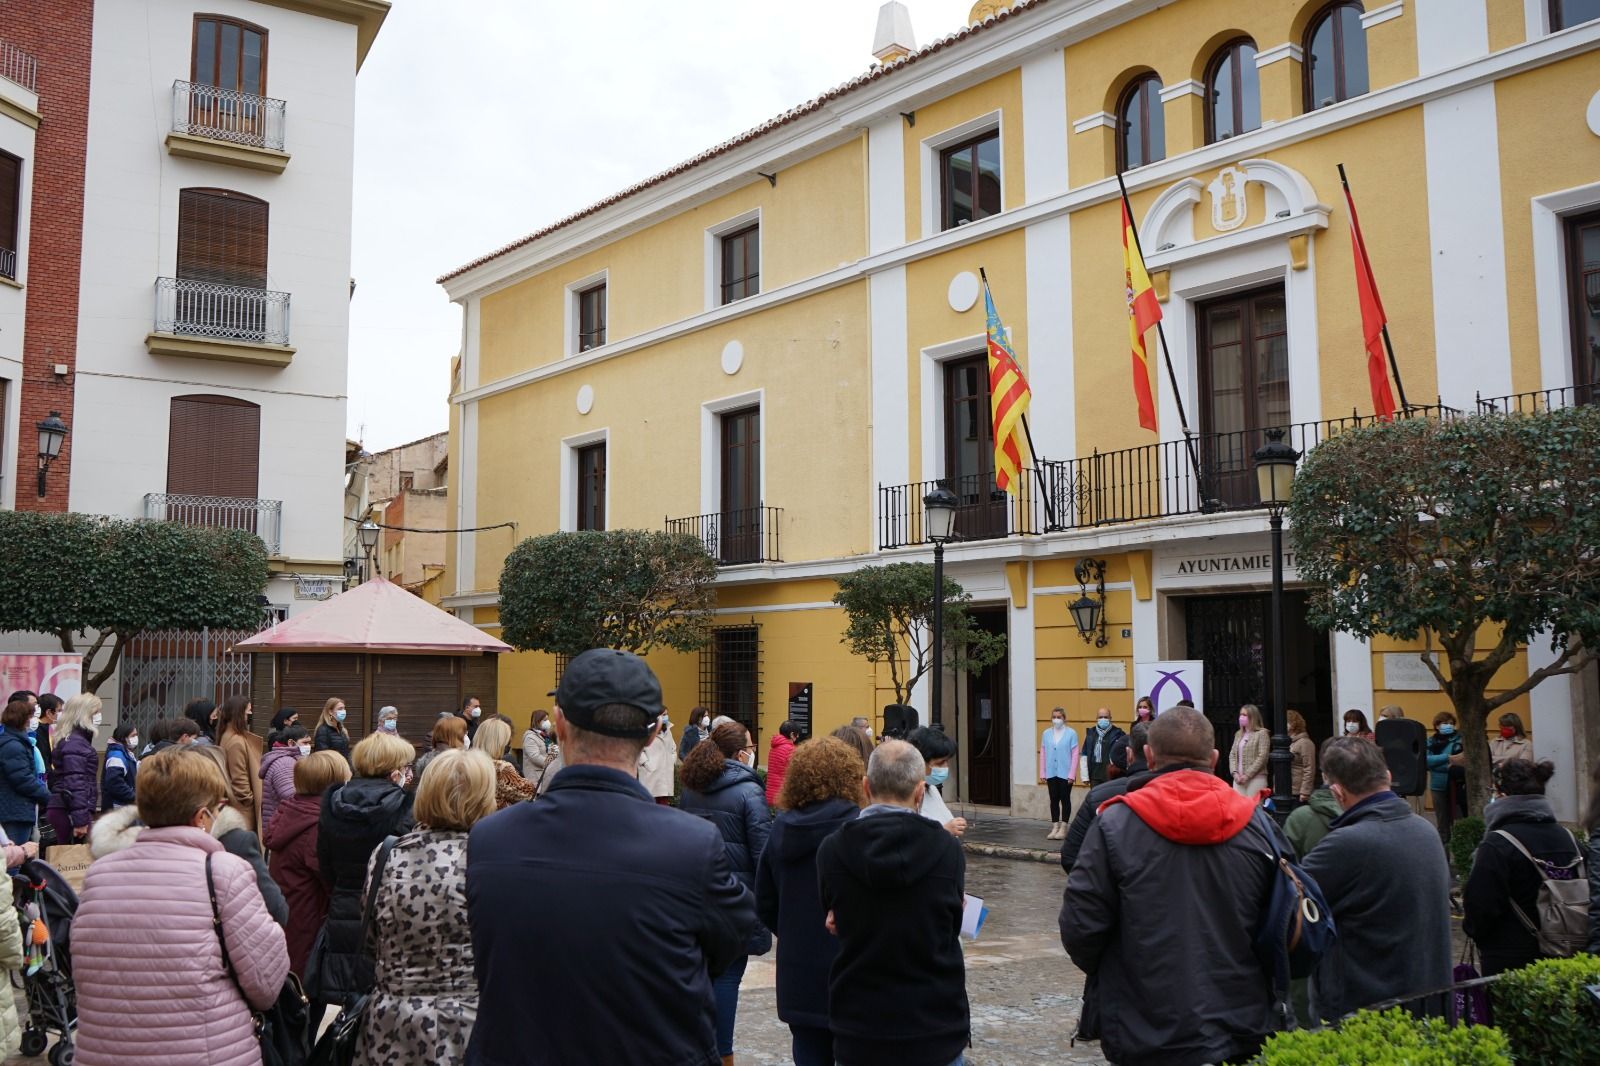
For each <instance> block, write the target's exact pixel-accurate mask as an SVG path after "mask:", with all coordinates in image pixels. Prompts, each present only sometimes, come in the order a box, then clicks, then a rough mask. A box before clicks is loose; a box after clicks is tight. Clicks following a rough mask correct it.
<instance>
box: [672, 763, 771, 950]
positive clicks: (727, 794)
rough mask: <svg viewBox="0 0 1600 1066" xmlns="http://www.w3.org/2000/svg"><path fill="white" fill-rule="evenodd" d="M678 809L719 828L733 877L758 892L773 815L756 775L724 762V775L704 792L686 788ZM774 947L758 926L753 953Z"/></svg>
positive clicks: (741, 765)
mask: <svg viewBox="0 0 1600 1066" xmlns="http://www.w3.org/2000/svg"><path fill="white" fill-rule="evenodd" d="M678 807H679V809H680V810H684V811H688V812H689V813H690V814H693V815H698V816H699V817H701V818H704V819H706V820H707V821H708V822H710V823H711V824H712V825H714V826H716V827H717V832H718V833H720V834H721V836H722V849H723V851H724V852H725V853H726V854H727V857H728V866H729V867H731V868H732V870H733V875H734V876H735V877H737V878H738V879H739V881H740V883H741V884H743V885H744V886H745V887H746V888H749V889H754V888H755V883H756V860H757V859H759V858H761V851H762V849H763V848H765V847H766V846H767V837H768V836H769V835H770V834H771V833H772V814H771V813H770V812H769V811H768V809H767V799H766V794H765V793H764V792H763V791H762V788H761V779H760V778H759V777H757V776H756V773H755V771H754V770H752V769H750V768H749V767H748V766H746V765H744V764H743V763H741V762H739V761H737V760H735V759H724V760H723V762H722V774H721V775H720V776H719V777H718V778H717V779H716V780H715V781H713V782H711V784H709V785H707V786H706V789H705V791H704V792H700V791H696V790H695V789H692V788H685V789H684V790H683V795H682V796H680V797H679V798H678ZM771 947H772V938H771V937H770V936H768V935H767V931H766V930H765V929H764V928H761V927H760V926H757V928H756V931H755V933H754V934H752V936H751V938H750V945H749V953H750V954H752V955H760V954H762V953H763V952H765V951H767V950H768V949H770V948H771Z"/></svg>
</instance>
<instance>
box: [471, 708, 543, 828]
mask: <svg viewBox="0 0 1600 1066" xmlns="http://www.w3.org/2000/svg"><path fill="white" fill-rule="evenodd" d="M510 746H511V727H510V726H509V725H507V724H506V723H505V722H504V721H502V720H501V719H499V718H490V719H489V720H488V721H486V722H483V723H482V724H480V725H479V726H478V731H477V732H476V733H474V734H473V736H472V747H473V749H474V750H476V751H481V752H483V753H484V754H485V755H487V756H489V758H491V759H493V760H494V772H495V777H496V783H495V793H494V802H495V807H496V809H504V808H506V807H509V806H511V805H512V804H513V803H520V802H522V801H523V800H528V799H532V798H533V796H534V792H535V784H534V782H532V781H529V780H528V779H527V778H525V777H523V776H522V775H521V774H519V773H517V768H516V767H515V766H512V765H511V764H510V763H509V762H506V760H505V754H506V749H507V748H509V747H510Z"/></svg>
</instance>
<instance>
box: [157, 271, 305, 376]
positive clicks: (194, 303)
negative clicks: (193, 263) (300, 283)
mask: <svg viewBox="0 0 1600 1066" xmlns="http://www.w3.org/2000/svg"><path fill="white" fill-rule="evenodd" d="M155 294H156V309H155V330H154V332H152V333H151V334H150V335H149V336H148V337H146V338H145V347H146V348H148V349H149V350H150V352H151V354H154V355H183V356H194V357H198V358H209V359H224V360H231V361H234V362H246V363H260V364H265V365H268V366H287V365H288V364H289V360H290V358H291V357H292V356H293V355H294V349H293V348H291V347H290V346H289V294H288V293H286V292H272V291H270V290H268V289H254V288H248V287H246V286H241V285H220V284H218V283H216V282H211V281H193V280H189V279H186V278H157V279H156V288H155Z"/></svg>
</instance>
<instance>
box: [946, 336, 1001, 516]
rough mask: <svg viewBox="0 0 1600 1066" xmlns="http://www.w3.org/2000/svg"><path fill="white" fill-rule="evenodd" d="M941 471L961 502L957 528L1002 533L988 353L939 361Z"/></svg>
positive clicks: (957, 513)
mask: <svg viewBox="0 0 1600 1066" xmlns="http://www.w3.org/2000/svg"><path fill="white" fill-rule="evenodd" d="M944 475H945V478H946V479H947V480H948V481H949V482H950V489H951V491H952V492H954V493H955V494H956V498H957V499H958V500H960V501H961V509H960V510H959V511H957V512H956V531H957V532H958V533H960V534H961V535H962V536H963V537H966V538H968V539H979V538H983V537H1003V536H1005V535H1006V494H1005V492H1004V491H1003V490H1001V489H1000V488H998V487H997V486H996V485H995V483H994V426H993V416H992V413H991V411H990V409H989V357H988V355H974V356H970V357H967V358H964V359H955V360H952V361H950V362H948V363H945V364H944Z"/></svg>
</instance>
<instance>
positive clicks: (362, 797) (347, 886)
mask: <svg viewBox="0 0 1600 1066" xmlns="http://www.w3.org/2000/svg"><path fill="white" fill-rule="evenodd" d="M412 799H413V793H410V792H407V791H406V790H405V789H403V788H401V787H400V786H399V785H397V784H395V783H394V782H393V781H390V780H389V779H388V778H387V777H357V778H353V779H352V780H350V781H347V782H345V783H344V784H342V785H335V786H334V787H332V788H330V789H328V791H327V792H325V793H323V795H322V812H321V815H320V816H319V818H318V824H317V872H318V874H319V875H320V876H321V878H322V883H323V884H325V885H327V886H328V890H329V892H328V919H327V922H326V923H325V925H324V927H323V932H324V934H325V938H326V942H325V943H324V944H323V945H322V947H321V951H320V954H318V953H316V952H314V953H313V958H312V959H311V960H310V961H309V962H308V963H307V969H308V970H310V973H309V974H308V981H307V984H308V985H310V986H311V987H309V988H307V990H306V991H307V994H308V995H313V996H319V997H320V998H322V999H325V1000H327V1001H328V1002H330V1003H339V1004H347V1003H349V1002H350V1001H351V1000H353V999H354V998H355V997H356V996H357V995H359V994H361V993H363V992H366V991H368V990H370V989H371V988H372V980H373V968H372V957H371V956H370V955H368V954H367V952H366V951H365V950H364V949H363V945H362V943H361V910H362V907H363V906H364V903H365V899H364V896H365V891H366V882H367V860H368V859H370V858H371V857H372V852H373V851H374V849H376V848H377V846H378V845H379V844H381V843H383V838H384V837H386V836H389V835H390V834H395V835H400V834H404V833H408V832H410V831H411V828H412V818H411V802H412Z"/></svg>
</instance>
